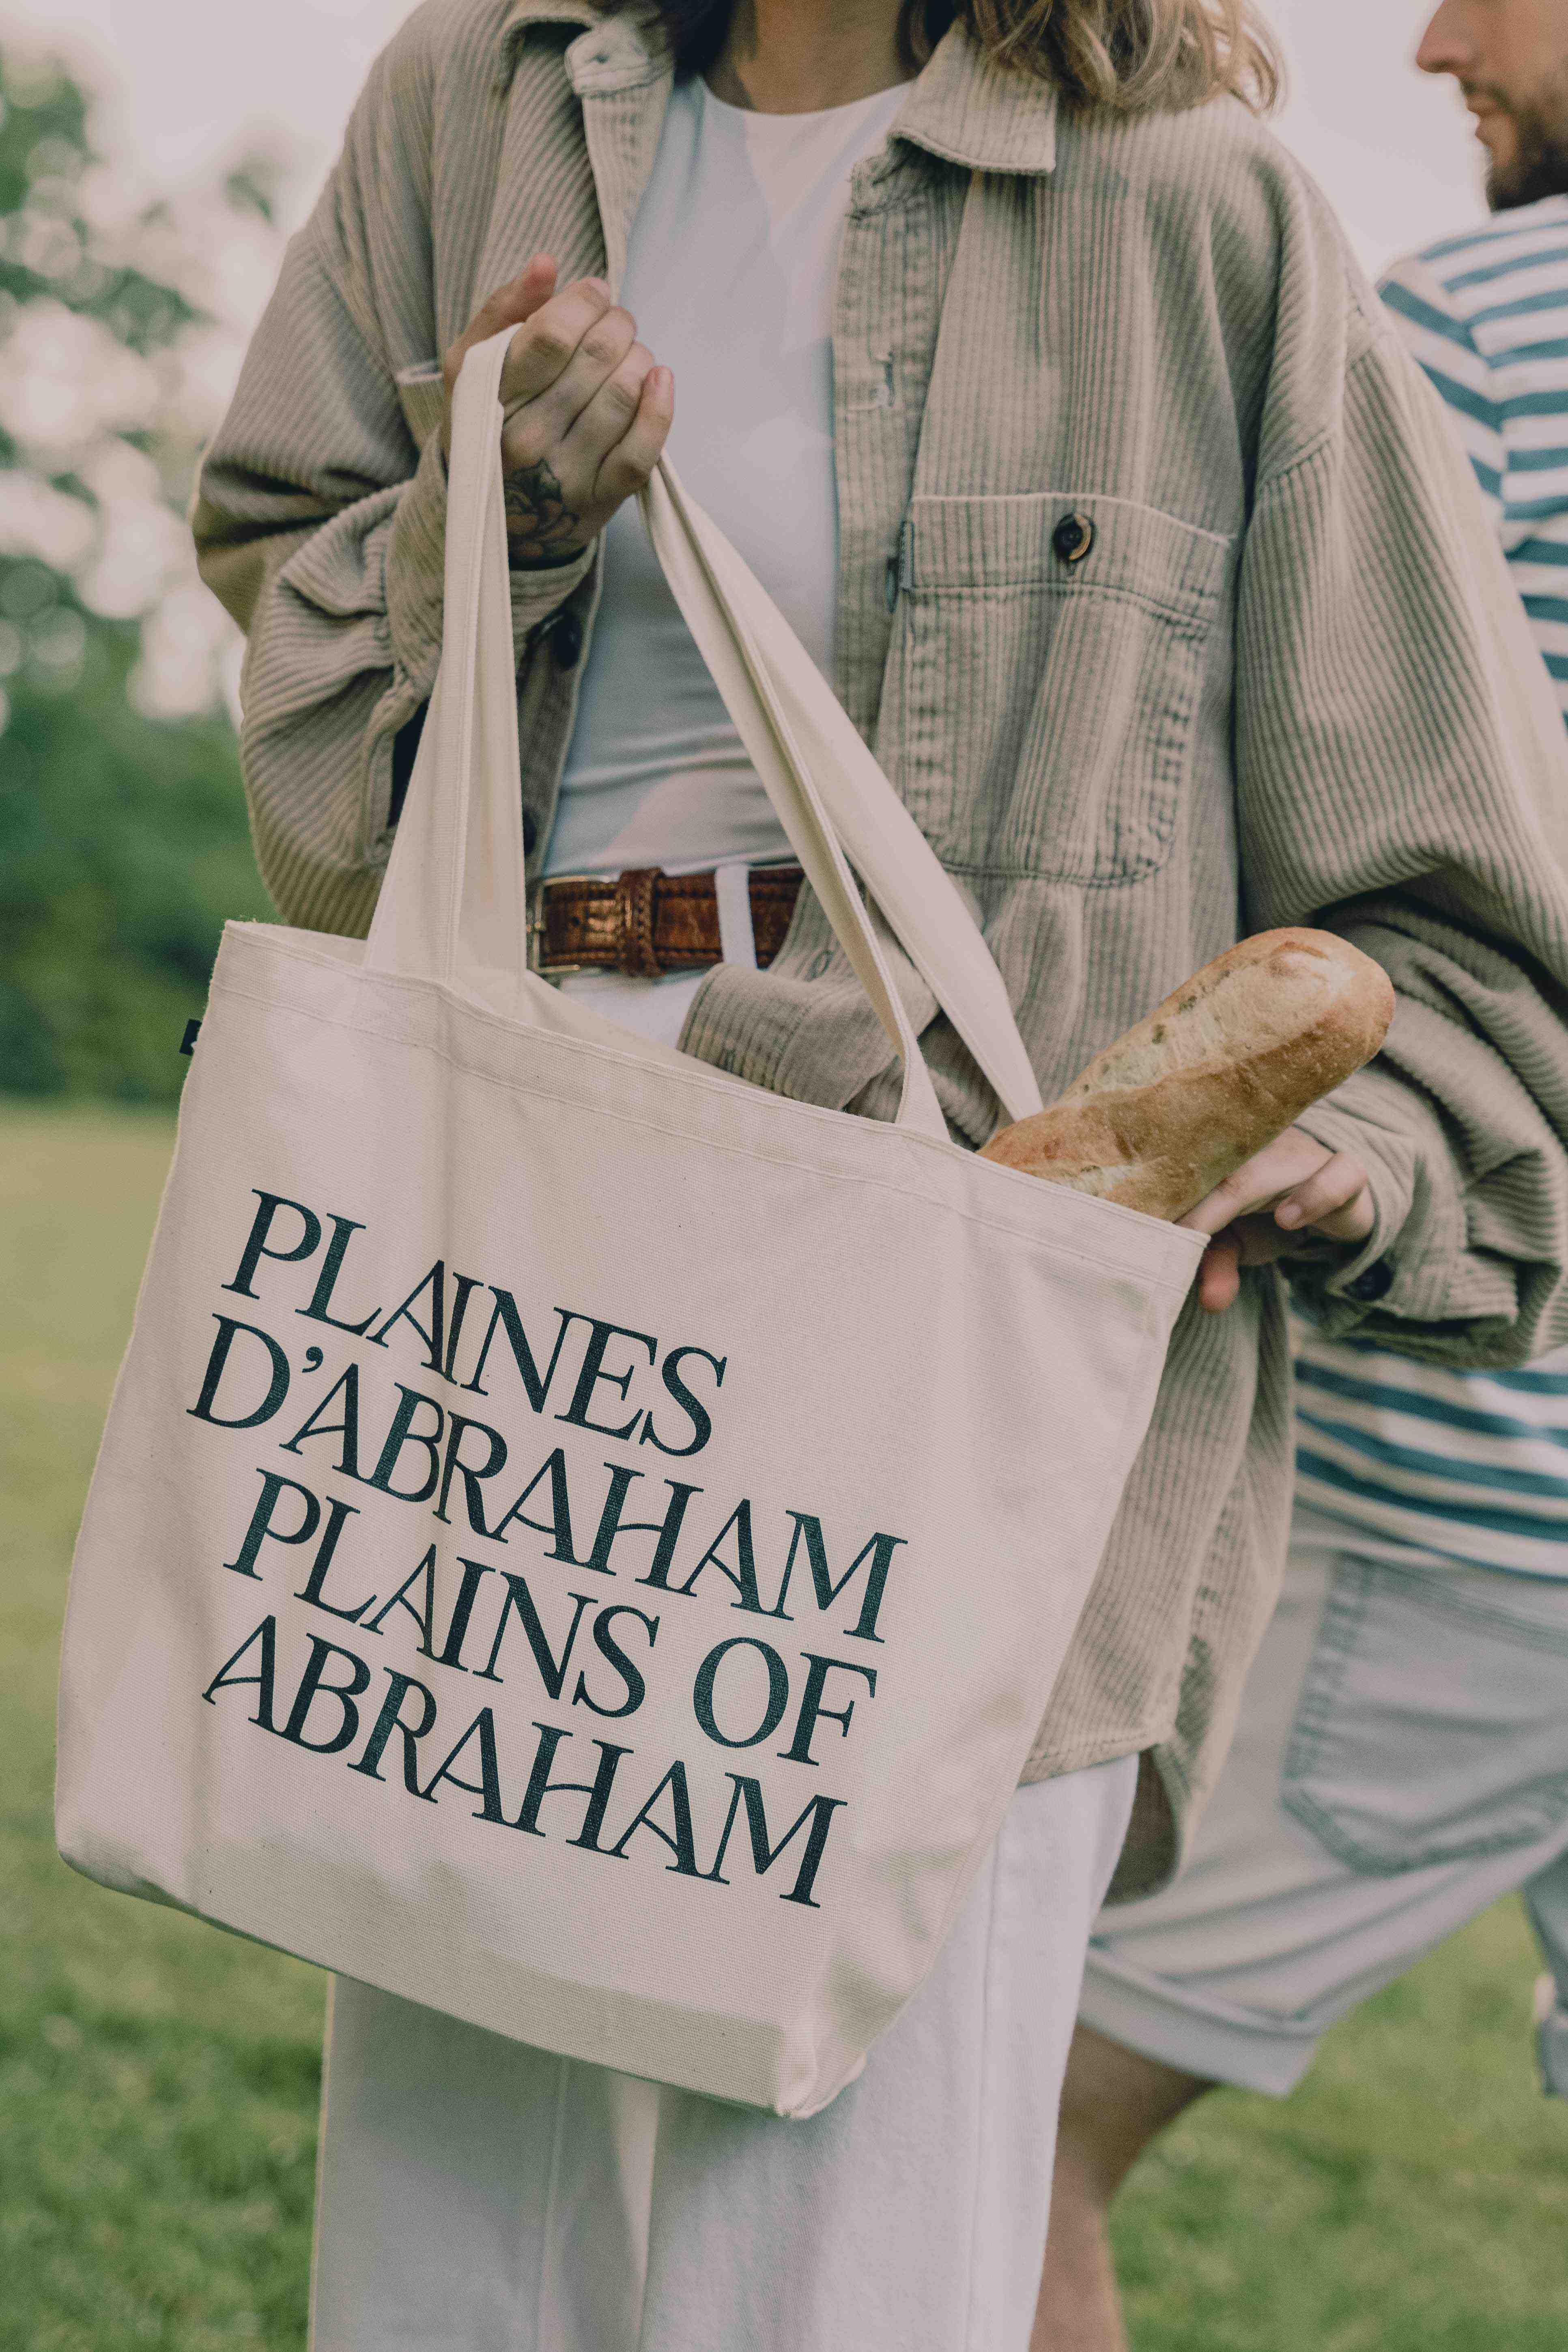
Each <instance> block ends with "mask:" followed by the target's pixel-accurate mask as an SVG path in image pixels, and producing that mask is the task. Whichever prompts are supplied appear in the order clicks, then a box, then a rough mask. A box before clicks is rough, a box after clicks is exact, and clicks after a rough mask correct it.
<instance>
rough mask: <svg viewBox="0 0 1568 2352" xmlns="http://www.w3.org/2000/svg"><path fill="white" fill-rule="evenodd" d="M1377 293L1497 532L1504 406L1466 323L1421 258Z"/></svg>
mask: <svg viewBox="0 0 1568 2352" xmlns="http://www.w3.org/2000/svg"><path fill="white" fill-rule="evenodd" d="M1378 291H1379V293H1380V294H1381V295H1382V297H1383V299H1384V303H1385V305H1386V306H1387V308H1388V310H1389V311H1390V312H1391V313H1392V315H1393V318H1394V324H1395V327H1396V328H1397V330H1398V331H1399V333H1400V335H1401V337H1402V338H1403V340H1404V341H1405V345H1406V347H1407V349H1408V350H1409V352H1411V354H1412V356H1413V357H1414V358H1415V360H1416V361H1418V362H1419V363H1420V365H1421V367H1422V368H1423V369H1424V370H1425V371H1426V374H1427V376H1428V377H1429V378H1430V380H1431V382H1432V383H1433V385H1434V386H1435V388H1436V391H1437V393H1438V394H1439V395H1440V396H1441V398H1442V400H1443V402H1444V404H1445V405H1446V406H1447V409H1448V411H1449V413H1450V415H1451V416H1452V418H1453V421H1454V424H1455V426H1456V428H1457V429H1458V435H1459V438H1460V440H1461V441H1462V442H1463V444H1464V447H1465V454H1466V456H1467V457H1468V458H1469V461H1470V464H1471V466H1472V467H1474V469H1475V476H1476V479H1477V481H1478V482H1479V484H1480V488H1481V495H1482V497H1483V498H1484V499H1485V500H1486V502H1487V509H1488V511H1489V514H1490V515H1491V517H1492V519H1493V520H1494V522H1495V523H1496V524H1497V525H1498V528H1499V530H1501V527H1502V522H1503V513H1504V500H1505V498H1506V495H1507V475H1508V454H1507V447H1506V444H1505V440H1504V423H1505V418H1504V414H1503V404H1502V403H1501V402H1500V400H1499V398H1498V396H1497V387H1496V385H1495V384H1494V383H1493V381H1492V371H1491V368H1490V365H1489V362H1488V361H1487V360H1486V359H1485V357H1484V356H1483V355H1482V353H1481V352H1480V351H1479V350H1478V348H1477V345H1476V340H1475V336H1474V333H1473V331H1472V330H1471V328H1470V325H1469V322H1468V320H1467V319H1465V318H1463V317H1462V316H1461V315H1460V313H1459V311H1458V308H1457V306H1456V304H1455V302H1454V299H1453V298H1452V296H1451V295H1450V294H1449V293H1448V291H1447V288H1446V287H1445V286H1443V285H1442V284H1441V283H1440V281H1439V280H1438V278H1436V274H1435V273H1434V271H1433V269H1432V268H1431V266H1430V264H1429V263H1428V262H1427V261H1426V259H1425V258H1424V257H1421V256H1420V255H1415V254H1413V255H1411V256H1409V257H1407V258H1406V259H1405V260H1404V261H1397V262H1395V263H1394V267H1393V268H1392V269H1391V270H1390V271H1389V272H1388V274H1387V276H1386V277H1385V278H1384V280H1383V283H1382V285H1381V286H1380V287H1379V289H1378Z"/></svg>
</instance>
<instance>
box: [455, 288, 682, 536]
mask: <svg viewBox="0 0 1568 2352" xmlns="http://www.w3.org/2000/svg"><path fill="white" fill-rule="evenodd" d="M514 321H515V322H516V328H517V331H516V332H515V333H514V334H513V336H512V338H511V340H510V344H509V346H508V349H507V355H506V362H505V366H504V368H503V370H502V373H501V383H500V396H501V406H502V410H503V412H504V414H503V417H502V424H501V435H500V453H501V469H502V473H503V475H504V477H505V482H506V512H507V537H508V541H509V543H510V551H511V558H512V561H513V562H514V563H522V564H527V565H531V564H540V563H559V562H563V561H565V560H566V559H567V558H568V557H570V556H571V555H573V554H574V553H575V552H576V551H577V550H578V549H579V548H582V547H585V546H586V545H587V544H588V542H589V541H590V540H592V539H593V538H595V536H596V534H597V533H598V532H599V531H600V530H603V529H604V527H605V523H606V522H607V521H608V520H609V519H610V517H611V515H612V514H613V513H614V512H615V510H616V507H618V506H619V505H620V504H621V502H622V500H623V499H626V498H628V497H629V496H630V495H631V494H632V492H633V491H635V490H637V489H640V488H641V487H642V485H643V484H644V483H645V482H646V481H647V478H648V476H649V474H651V472H652V471H653V468H654V467H655V466H656V465H657V464H658V458H659V454H660V452H661V451H662V449H663V447H664V443H665V437H666V436H667V435H668V431H669V426H670V420H671V418H672V416H673V415H674V407H675V387H674V382H673V379H672V378H671V376H670V373H669V370H668V368H659V367H656V366H655V365H654V362H653V354H652V352H648V351H647V350H646V349H645V348H644V346H643V345H642V344H641V343H639V342H638V341H637V323H636V321H635V320H633V318H632V317H631V314H630V313H629V311H626V310H622V309H621V308H620V306H619V305H618V304H617V303H615V302H613V301H612V300H611V299H610V289H609V288H608V287H607V286H606V285H605V282H604V280H603V279H602V278H577V279H575V280H574V282H573V283H572V284H571V285H570V286H563V287H561V288H560V289H557V288H556V285H555V264H554V262H553V261H552V259H551V257H549V256H548V255H547V254H536V255H535V256H534V257H533V259H532V260H531V262H530V263H529V265H528V268H526V269H525V270H524V271H523V273H522V276H521V278H515V279H514V280H513V281H512V283H511V284H510V286H502V287H500V288H498V289H497V290H496V292H495V293H493V294H492V295H491V296H490V297H489V299H488V300H487V301H486V302H484V303H483V304H482V305H481V306H480V308H479V310H478V311H477V312H476V313H475V316H474V318H473V320H472V321H471V323H470V325H469V326H468V331H467V332H466V333H465V334H464V335H463V336H462V337H461V338H460V339H459V341H458V342H456V343H454V344H453V346H452V348H451V350H450V351H449V352H447V357H446V359H445V361H444V362H443V363H442V372H443V374H444V375H445V377H446V382H447V419H448V421H447V423H446V424H444V425H443V429H442V437H443V441H444V442H445V443H446V446H448V447H449V446H450V437H449V436H450V425H449V418H450V412H451V394H452V388H453V386H454V385H455V383H456V382H457V379H458V371H459V370H460V368H461V366H462V363H463V360H464V357H465V355H466V354H467V352H468V351H469V350H470V349H471V348H472V347H473V345H474V344H475V343H477V342H481V341H484V340H485V339H486V338H487V337H489V336H490V335H494V334H500V333H501V332H502V331H504V330H505V329H506V328H507V327H508V326H510V325H512V324H513V322H514Z"/></svg>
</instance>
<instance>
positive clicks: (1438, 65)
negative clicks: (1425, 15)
mask: <svg viewBox="0 0 1568 2352" xmlns="http://www.w3.org/2000/svg"><path fill="white" fill-rule="evenodd" d="M1467 15H1468V11H1467V9H1466V6H1465V5H1464V0H1441V5H1440V6H1439V8H1438V9H1437V12H1436V15H1435V16H1433V18H1432V20H1431V22H1430V24H1429V25H1428V26H1427V27H1426V31H1425V32H1424V33H1423V34H1422V36H1421V45H1420V47H1419V48H1418V49H1417V50H1416V52H1415V62H1416V65H1417V66H1418V67H1419V68H1420V69H1421V71H1422V72H1423V73H1429V74H1467V73H1471V72H1473V71H1474V69H1475V64H1476V45H1475V42H1474V41H1473V40H1472V39H1471V37H1470V35H1469V30H1468V25H1467V23H1466V17H1467Z"/></svg>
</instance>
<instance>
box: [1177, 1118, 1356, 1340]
mask: <svg viewBox="0 0 1568 2352" xmlns="http://www.w3.org/2000/svg"><path fill="white" fill-rule="evenodd" d="M1374 1217H1375V1210H1374V1208H1373V1198H1372V1188H1371V1186H1370V1184H1369V1182H1368V1181H1367V1173H1366V1170H1365V1169H1364V1168H1363V1165H1362V1163H1361V1161H1360V1160H1358V1159H1357V1158H1356V1157H1355V1155H1354V1153H1353V1152H1350V1151H1330V1150H1328V1149H1327V1147H1326V1146H1325V1145H1323V1144H1321V1143H1318V1142H1316V1141H1315V1140H1314V1139H1313V1138H1312V1137H1311V1136H1310V1135H1309V1134H1307V1132H1306V1130H1305V1129H1302V1128H1299V1127H1292V1128H1288V1129H1286V1131H1285V1133H1284V1134H1283V1135H1279V1136H1276V1138H1275V1139H1274V1141H1273V1142H1272V1143H1269V1144H1266V1145H1265V1146H1264V1148H1263V1150H1261V1151H1259V1152H1258V1153H1257V1154H1256V1155H1255V1156H1254V1157H1253V1158H1252V1159H1251V1160H1247V1163H1246V1165H1245V1166H1244V1167H1241V1168H1238V1169H1237V1171H1236V1172H1235V1174H1234V1175H1233V1176H1229V1177H1227V1178H1226V1181H1225V1182H1224V1183H1223V1184H1218V1185H1216V1186H1215V1190H1214V1191H1213V1192H1211V1193H1210V1194H1209V1195H1208V1197H1207V1199H1206V1200H1204V1201H1200V1202H1199V1203H1198V1205H1197V1207H1196V1208H1195V1209H1193V1210H1191V1211H1190V1212H1189V1213H1188V1214H1187V1215H1186V1216H1184V1218H1183V1219H1182V1223H1183V1224H1184V1225H1186V1226H1188V1227H1190V1228H1191V1229H1192V1230H1194V1232H1197V1233H1202V1234H1211V1235H1212V1236H1213V1237H1214V1238H1213V1239H1212V1241H1211V1243H1210V1245H1209V1248H1208V1249H1207V1251H1206V1252H1205V1255H1204V1260H1203V1264H1202V1265H1201V1266H1200V1268H1199V1271H1198V1300H1199V1303H1200V1305H1201V1306H1203V1307H1205V1308H1206V1309H1207V1311H1208V1312H1209V1313H1210V1314H1211V1315H1217V1314H1221V1313H1223V1311H1224V1310H1225V1308H1226V1307H1229V1306H1231V1305H1232V1304H1233V1302H1234V1301H1235V1299H1236V1297H1237V1293H1238V1291H1239V1289H1240V1286H1241V1284H1240V1269H1241V1267H1242V1266H1244V1265H1269V1264H1270V1263H1271V1262H1272V1261H1273V1260H1274V1259H1276V1258H1280V1257H1286V1256H1292V1255H1294V1256H1300V1255H1303V1254H1304V1253H1306V1254H1310V1249H1311V1246H1312V1244H1314V1243H1315V1242H1317V1241H1318V1240H1320V1239H1321V1240H1322V1241H1327V1242H1360V1241H1364V1240H1365V1239H1366V1237H1367V1235H1368V1234H1370V1233H1371V1231H1372V1229H1373V1221H1374Z"/></svg>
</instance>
